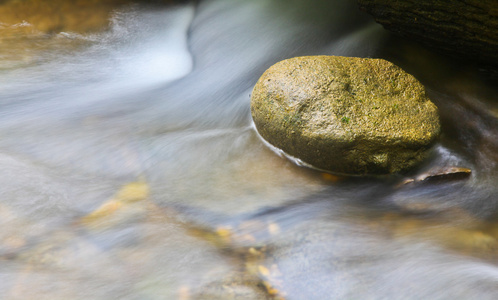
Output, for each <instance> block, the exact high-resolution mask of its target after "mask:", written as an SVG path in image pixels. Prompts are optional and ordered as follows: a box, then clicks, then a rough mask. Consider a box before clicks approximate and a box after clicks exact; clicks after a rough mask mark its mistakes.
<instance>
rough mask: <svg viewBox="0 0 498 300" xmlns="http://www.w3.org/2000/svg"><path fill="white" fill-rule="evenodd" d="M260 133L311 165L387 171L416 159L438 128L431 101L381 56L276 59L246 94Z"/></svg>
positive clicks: (349, 170)
mask: <svg viewBox="0 0 498 300" xmlns="http://www.w3.org/2000/svg"><path fill="white" fill-rule="evenodd" d="M251 112H252V116H253V120H254V123H255V125H256V129H257V131H258V132H259V134H260V135H261V136H262V137H263V138H264V139H265V140H266V141H267V142H269V143H270V144H271V145H273V146H275V147H277V148H279V149H281V150H283V151H284V152H285V153H286V154H288V155H290V156H293V157H296V158H298V159H300V160H302V161H303V162H304V163H306V164H309V165H311V166H313V167H316V168H319V169H323V170H327V171H331V172H336V173H343V174H353V175H366V174H389V173H396V172H400V171H403V170H406V169H409V168H410V167H412V166H414V165H416V164H417V163H419V162H420V161H421V160H423V159H424V158H425V157H426V156H427V153H428V149H429V148H430V146H431V145H432V144H433V143H434V142H435V140H436V139H437V137H438V135H439V132H440V124H439V116H438V112H437V107H436V106H435V105H434V104H433V103H432V102H431V101H430V100H429V99H428V98H427V96H426V95H425V89H424V87H423V86H422V85H421V84H420V83H419V82H418V81H417V80H416V79H415V78H414V77H413V76H411V75H410V74H407V73H406V72H404V71H403V70H402V69H400V68H399V67H397V66H395V65H393V64H392V63H390V62H388V61H385V60H381V59H368V58H354V57H336V56H307V57H296V58H292V59H288V60H284V61H281V62H279V63H277V64H275V65H273V66H272V67H270V68H269V69H268V70H267V71H266V72H265V73H264V74H263V75H262V76H261V78H260V79H259V81H258V82H257V84H256V86H255V87H254V90H253V93H252V97H251Z"/></svg>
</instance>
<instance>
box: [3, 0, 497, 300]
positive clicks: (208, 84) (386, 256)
mask: <svg viewBox="0 0 498 300" xmlns="http://www.w3.org/2000/svg"><path fill="white" fill-rule="evenodd" d="M0 25H1V26H0V32H1V35H2V37H1V40H0V46H1V48H0V57H1V61H0V165H1V169H2V176H1V177H0V178H1V182H0V186H1V187H0V195H1V197H0V226H1V228H2V230H1V231H0V298H1V299H37V300H42V299H50V300H54V299H106V300H107V299H180V300H186V299H281V298H285V299H497V298H498V167H497V164H498V154H497V153H498V126H497V125H498V102H497V84H496V83H497V80H496V76H495V73H493V71H490V70H484V69H479V68H477V67H474V66H471V65H467V64H465V63H461V62H458V61H455V60H451V59H448V58H444V57H442V56H440V55H438V54H435V53H433V52H431V51H429V50H426V49H424V48H422V47H421V46H418V45H416V44H413V43H410V42H408V41H405V40H402V39H401V38H397V37H394V36H392V35H391V34H389V33H388V32H386V31H384V30H383V28H382V27H381V26H379V25H377V24H375V23H374V22H373V21H372V20H371V19H370V18H369V16H367V15H364V14H363V13H361V12H359V11H358V10H357V8H356V6H355V1H346V0H344V1H339V0H338V1H335V2H334V1H304V0H292V1H278V0H276V1H269V0H267V1H264V0H254V1H242V0H238V1H237V0H211V1H200V2H199V3H195V4H193V3H187V4H181V5H177V6H173V7H171V6H167V7H159V8H158V7H152V8H151V7H146V6H130V7H124V8H121V9H118V10H116V11H115V12H114V13H113V14H112V16H111V25H110V28H109V30H106V31H102V32H100V33H75V32H61V33H58V34H50V35H46V34H42V33H40V32H37V31H36V30H35V29H34V28H32V25H31V24H29V23H28V22H23V23H18V24H15V25H6V24H0ZM315 54H316V55H318V54H320V55H344V56H360V57H381V58H385V59H388V60H390V61H392V62H394V63H396V64H398V65H399V66H401V67H402V68H404V69H405V70H407V71H408V72H409V73H412V74H413V75H415V76H416V77H417V78H418V79H419V80H421V81H422V82H423V83H424V85H425V86H426V87H427V90H428V93H429V96H430V97H431V99H432V100H433V101H434V102H435V103H436V105H437V106H438V107H439V109H440V115H441V120H442V125H443V134H442V136H441V140H440V142H439V143H438V144H437V145H436V146H435V148H434V153H433V155H432V157H431V158H430V159H429V160H428V161H427V162H426V163H425V164H424V165H422V166H421V167H420V168H419V169H418V170H414V171H413V172H412V173H410V174H404V175H399V176H398V175H397V176H390V177H384V178H363V179H362V178H341V177H336V176H334V175H330V174H322V173H320V172H318V171H314V170H309V169H306V168H303V167H299V166H297V165H295V164H293V163H291V162H289V161H287V160H286V159H285V158H282V157H279V156H278V155H276V154H275V153H273V152H272V151H271V150H269V149H268V148H267V147H266V146H265V145H264V143H262V141H260V140H259V139H258V137H257V135H256V133H255V132H254V129H253V127H252V125H251V117H250V109H249V100H250V93H251V89H252V87H253V86H254V84H255V83H256V81H257V79H258V77H259V76H260V75H261V74H262V73H263V72H264V70H266V69H267V68H268V67H269V66H271V65H272V64H274V63H276V62H277V61H279V60H282V59H285V58H290V57H294V56H299V55H315ZM455 166H456V167H464V168H469V169H471V170H472V175H471V176H470V177H469V178H467V179H465V180H454V181H443V182H434V183H431V182H429V183H412V184H407V185H402V184H401V182H402V181H403V180H404V179H406V178H407V177H416V176H417V175H419V174H421V173H424V172H425V171H427V170H430V169H431V168H433V167H455Z"/></svg>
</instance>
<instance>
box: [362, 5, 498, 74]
mask: <svg viewBox="0 0 498 300" xmlns="http://www.w3.org/2000/svg"><path fill="white" fill-rule="evenodd" d="M358 4H359V6H360V9H362V10H364V11H366V12H368V13H369V14H371V15H372V16H373V17H374V18H375V21H377V22H378V23H380V24H382V25H383V26H384V27H385V28H386V29H388V30H390V31H392V32H394V33H397V34H400V35H402V36H405V37H407V38H410V39H413V40H416V41H419V42H422V43H424V44H426V45H428V46H431V47H433V48H436V49H438V50H440V51H442V52H444V53H447V54H450V55H452V56H458V57H464V58H467V59H471V60H476V61H480V62H484V63H487V64H492V65H498V30H497V28H498V2H497V1H496V0H466V1H452V0H436V1H434V0H400V1H391V0H358Z"/></svg>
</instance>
